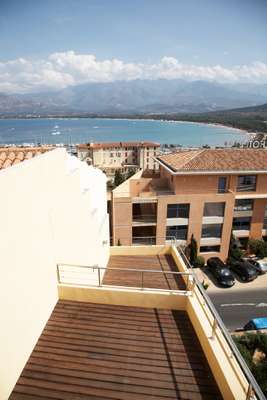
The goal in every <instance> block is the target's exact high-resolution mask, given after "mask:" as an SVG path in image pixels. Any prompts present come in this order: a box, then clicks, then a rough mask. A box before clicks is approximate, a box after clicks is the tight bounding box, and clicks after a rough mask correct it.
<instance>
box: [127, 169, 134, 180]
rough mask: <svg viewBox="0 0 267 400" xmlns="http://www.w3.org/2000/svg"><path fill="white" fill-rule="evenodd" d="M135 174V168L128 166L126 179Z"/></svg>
mask: <svg viewBox="0 0 267 400" xmlns="http://www.w3.org/2000/svg"><path fill="white" fill-rule="evenodd" d="M134 174H135V170H134V169H133V168H130V169H129V171H128V172H127V175H126V179H129V178H131V176H133V175H134Z"/></svg>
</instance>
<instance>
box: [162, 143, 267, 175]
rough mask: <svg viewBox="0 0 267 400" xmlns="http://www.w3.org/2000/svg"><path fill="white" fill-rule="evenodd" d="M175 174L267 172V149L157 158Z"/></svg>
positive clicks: (197, 152)
mask: <svg viewBox="0 0 267 400" xmlns="http://www.w3.org/2000/svg"><path fill="white" fill-rule="evenodd" d="M157 159H158V160H159V161H161V162H162V163H163V164H164V165H166V166H167V167H169V168H170V169H171V170H172V171H174V172H181V173H182V172H192V173H194V172H201V171H203V172H216V171H237V172H238V171H265V170H266V172H267V149H236V148H231V149H200V150H179V151H177V152H175V153H171V154H165V155H162V156H159V157H157Z"/></svg>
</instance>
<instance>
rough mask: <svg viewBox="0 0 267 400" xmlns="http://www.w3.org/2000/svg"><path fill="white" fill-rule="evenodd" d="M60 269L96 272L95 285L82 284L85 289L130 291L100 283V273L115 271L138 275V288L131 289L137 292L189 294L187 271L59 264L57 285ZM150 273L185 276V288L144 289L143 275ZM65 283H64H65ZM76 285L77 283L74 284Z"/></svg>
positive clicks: (59, 278)
mask: <svg viewBox="0 0 267 400" xmlns="http://www.w3.org/2000/svg"><path fill="white" fill-rule="evenodd" d="M60 267H74V268H83V269H87V270H92V271H93V272H94V271H97V284H96V285H93V284H82V286H87V287H92V286H93V287H95V286H96V287H113V288H114V287H119V288H122V287H124V288H127V289H130V287H129V286H125V285H106V284H103V283H102V282H101V271H105V272H106V271H107V270H108V271H116V272H124V273H125V272H134V273H137V274H140V283H141V284H140V286H137V287H131V288H132V289H135V290H136V289H137V290H157V291H164V292H173V293H185V294H187V293H188V292H189V284H190V278H189V277H190V276H192V273H191V272H189V271H182V272H181V271H164V270H154V269H137V268H114V267H109V268H105V267H99V266H98V265H78V264H67V263H59V264H57V279H58V283H59V284H61V283H63V282H62V280H61V276H60ZM73 272H74V273H76V272H77V273H78V271H71V273H73ZM146 273H150V274H161V275H164V276H166V275H172V276H187V280H186V287H185V289H184V290H182V289H161V288H151V287H149V288H146V287H144V274H146ZM65 283H66V282H65ZM68 284H73V283H71V282H68ZM76 284H77V282H76Z"/></svg>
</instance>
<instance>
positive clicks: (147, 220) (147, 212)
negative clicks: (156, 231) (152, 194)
mask: <svg viewBox="0 0 267 400" xmlns="http://www.w3.org/2000/svg"><path fill="white" fill-rule="evenodd" d="M132 221H133V222H132V225H133V226H146V225H156V224H157V204H156V203H145V204H133V209H132Z"/></svg>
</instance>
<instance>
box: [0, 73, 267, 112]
mask: <svg viewBox="0 0 267 400" xmlns="http://www.w3.org/2000/svg"><path fill="white" fill-rule="evenodd" d="M266 102H267V85H256V84H255V85H252V84H251V85H249V86H248V85H241V84H236V85H234V84H232V85H229V84H221V83H218V82H208V81H199V80H197V81H193V82H188V81H185V80H182V79H176V80H166V79H165V80H164V79H158V80H132V81H115V82H106V83H88V84H83V85H77V86H71V87H68V88H66V89H63V90H60V91H56V92H49V93H34V94H12V95H11V94H9V95H8V94H6V93H2V94H0V116H2V117H5V116H16V115H27V114H29V115H33V116H38V115H42V116H49V115H62V116H68V115H73V114H83V115H84V114H87V115H91V114H109V115H117V114H121V115H133V114H142V115H143V114H162V113H164V114H165V113H174V114H176V113H190V114H191V113H202V112H205V113H208V112H211V111H222V110H225V109H231V108H237V107H239V108H240V107H245V106H251V107H254V106H255V105H259V104H263V103H266Z"/></svg>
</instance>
